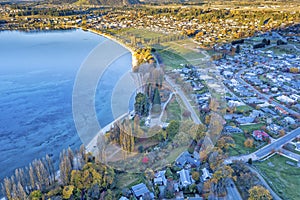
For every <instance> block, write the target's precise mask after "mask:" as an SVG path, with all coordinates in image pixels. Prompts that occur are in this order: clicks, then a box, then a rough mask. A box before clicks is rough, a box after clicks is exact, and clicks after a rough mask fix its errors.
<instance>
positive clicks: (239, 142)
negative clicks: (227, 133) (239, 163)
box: [229, 134, 256, 156]
mask: <svg viewBox="0 0 300 200" xmlns="http://www.w3.org/2000/svg"><path fill="white" fill-rule="evenodd" d="M232 138H233V139H234V141H235V147H230V148H229V155H230V156H237V155H241V154H248V153H252V152H254V151H255V150H256V149H255V148H254V147H253V148H246V147H245V146H244V142H245V140H246V138H245V136H244V135H243V134H233V135H232Z"/></svg>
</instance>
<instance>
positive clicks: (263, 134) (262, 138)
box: [252, 130, 270, 141]
mask: <svg viewBox="0 0 300 200" xmlns="http://www.w3.org/2000/svg"><path fill="white" fill-rule="evenodd" d="M252 136H253V137H254V138H255V139H256V140H259V141H265V140H266V139H268V138H269V137H270V136H269V135H268V134H267V133H266V132H264V131H261V130H256V131H253V133H252Z"/></svg>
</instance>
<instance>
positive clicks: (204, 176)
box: [201, 168, 212, 182]
mask: <svg viewBox="0 0 300 200" xmlns="http://www.w3.org/2000/svg"><path fill="white" fill-rule="evenodd" d="M211 177H212V175H211V173H210V172H209V171H208V169H206V168H203V169H202V176H201V179H202V181H203V182H205V181H207V180H209V179H211Z"/></svg>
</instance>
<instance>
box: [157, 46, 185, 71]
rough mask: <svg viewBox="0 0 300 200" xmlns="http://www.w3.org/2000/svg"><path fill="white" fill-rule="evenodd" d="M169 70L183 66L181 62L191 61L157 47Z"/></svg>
mask: <svg viewBox="0 0 300 200" xmlns="http://www.w3.org/2000/svg"><path fill="white" fill-rule="evenodd" d="M157 52H158V53H159V55H160V56H161V58H162V60H163V63H164V64H165V66H166V69H167V70H172V69H178V68H182V67H181V66H180V64H188V63H189V62H188V61H187V60H186V59H185V58H183V57H182V56H180V55H178V54H176V53H173V52H171V51H168V50H165V49H157Z"/></svg>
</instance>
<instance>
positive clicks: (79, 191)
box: [2, 146, 114, 200]
mask: <svg viewBox="0 0 300 200" xmlns="http://www.w3.org/2000/svg"><path fill="white" fill-rule="evenodd" d="M59 172H60V173H56V169H55V167H54V165H53V162H52V160H51V158H50V157H49V156H46V157H45V158H43V159H37V160H34V161H33V162H32V163H31V164H29V166H28V167H26V168H24V169H16V170H15V174H14V175H13V176H11V177H10V178H8V177H7V178H5V179H4V182H3V184H2V191H3V194H4V195H5V197H6V198H7V199H8V200H24V199H33V200H40V199H49V198H54V197H62V198H64V199H83V198H87V197H89V198H90V199H99V198H100V195H101V194H102V195H103V196H104V197H105V196H106V194H107V191H108V190H109V188H110V186H111V185H112V184H113V182H114V170H113V169H111V168H109V167H107V166H105V165H103V164H101V163H96V162H95V161H94V159H93V157H91V155H89V154H86V153H85V150H84V147H83V146H82V147H81V148H80V151H79V152H77V151H76V152H75V153H74V152H73V151H72V150H71V149H70V148H69V149H68V150H67V151H66V150H64V151H63V152H62V153H61V156H60V164H59Z"/></svg>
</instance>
